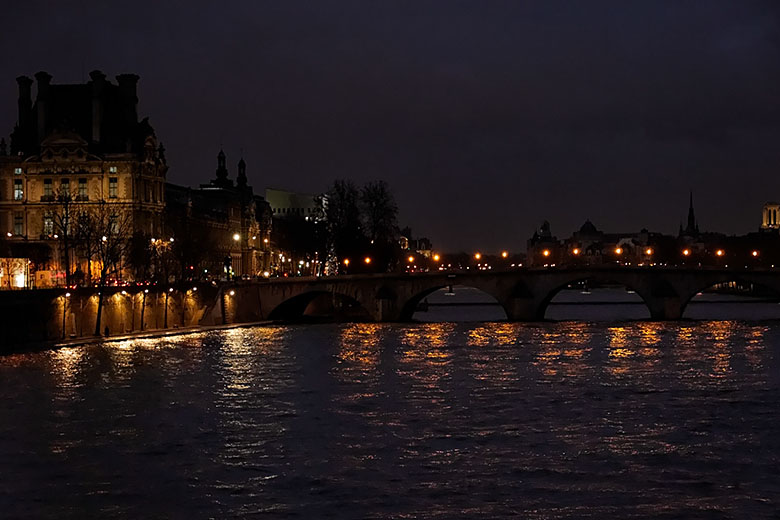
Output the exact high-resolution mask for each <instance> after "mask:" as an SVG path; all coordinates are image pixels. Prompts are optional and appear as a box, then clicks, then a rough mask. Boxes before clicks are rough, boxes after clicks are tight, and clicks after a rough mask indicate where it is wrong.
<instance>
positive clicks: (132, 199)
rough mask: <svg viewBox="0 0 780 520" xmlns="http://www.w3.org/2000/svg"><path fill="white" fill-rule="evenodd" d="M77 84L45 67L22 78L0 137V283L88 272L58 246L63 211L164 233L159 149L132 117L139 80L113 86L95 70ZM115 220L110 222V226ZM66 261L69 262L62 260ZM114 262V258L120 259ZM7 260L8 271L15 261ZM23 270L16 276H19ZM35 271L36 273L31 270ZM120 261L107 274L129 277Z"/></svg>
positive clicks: (73, 253)
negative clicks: (4, 136)
mask: <svg viewBox="0 0 780 520" xmlns="http://www.w3.org/2000/svg"><path fill="white" fill-rule="evenodd" d="M90 78H91V79H90V81H88V82H87V83H85V84H75V85H58V84H52V82H51V80H52V77H51V76H50V75H49V74H47V73H46V72H39V73H37V74H36V75H35V79H36V82H35V83H36V96H35V99H34V100H33V96H32V90H33V80H32V79H30V78H28V77H26V76H20V77H18V78H17V83H18V85H19V99H18V121H17V124H16V126H15V128H14V130H13V133H12V135H11V139H10V145H9V144H8V143H6V142H5V140H2V141H0V233H2V235H0V240H2V243H0V286H2V287H4V288H7V287H10V286H25V287H33V286H34V287H46V286H52V285H62V284H63V282H64V276H65V271H66V269H69V270H70V272H71V273H74V272H80V273H86V278H87V279H89V278H90V276H89V275H90V274H91V273H90V270H94V269H95V267H96V266H95V265H93V262H91V261H87V259H85V258H84V257H83V255H81V254H80V253H79V251H78V250H77V248H72V247H68V246H67V244H65V243H64V242H65V241H67V238H66V237H63V236H62V235H67V234H68V232H72V231H71V230H70V229H67V230H66V229H65V228H64V227H63V220H66V221H67V222H68V223H69V226H70V224H72V222H71V220H72V219H63V218H62V216H63V212H65V213H67V214H71V212H72V214H73V215H76V214H80V213H83V212H85V211H93V212H96V211H99V212H102V213H105V214H107V215H108V217H107V218H108V219H110V220H111V222H112V223H113V222H116V223H117V225H118V223H119V222H122V223H126V225H124V226H122V232H123V233H125V234H132V233H144V234H148V235H150V236H159V235H160V233H161V232H162V230H163V211H164V208H165V190H164V185H165V176H166V172H167V170H168V167H167V164H166V160H165V155H164V148H163V146H162V145H161V144H160V143H159V142H158V141H157V138H156V136H155V133H154V129H153V128H152V127H151V125H150V124H149V122H148V119H143V120H141V121H139V120H138V111H137V106H138V97H137V91H136V86H137V82H138V79H139V78H138V76H136V75H133V74H121V75H119V76H117V77H116V83H112V82H111V81H110V80H109V79H107V78H106V76H105V74H103V73H102V72H100V71H93V72H91V73H90ZM112 225H113V224H112ZM66 263H67V265H66ZM120 263H121V262H120ZM13 266H15V267H13ZM20 266H24V273H23V274H22V273H20V272H19V271H20ZM33 273H34V275H33ZM127 275H128V271H127V268H126V267H122V268H121V269H120V270H119V271H117V272H115V273H114V276H117V277H120V278H121V277H122V276H127Z"/></svg>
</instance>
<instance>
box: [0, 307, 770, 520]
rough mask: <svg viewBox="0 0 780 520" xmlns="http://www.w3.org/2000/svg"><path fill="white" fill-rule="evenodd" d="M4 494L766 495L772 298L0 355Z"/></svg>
mask: <svg viewBox="0 0 780 520" xmlns="http://www.w3.org/2000/svg"><path fill="white" fill-rule="evenodd" d="M0 397H2V400H1V401H0V457H1V458H0V460H1V461H2V462H0V464H2V465H1V466H0V468H2V471H0V517H3V518H161V517H167V518H185V517H189V518H236V517H238V518H243V517H247V518H301V519H309V518H350V519H351V518H355V519H358V518H467V519H471V518H533V519H550V518H599V519H601V518H777V515H778V512H779V511H780V435H778V431H780V322H778V321H701V322H694V321H683V322H677V323H652V322H642V321H622V322H605V323H598V322H575V321H567V322H558V323H553V322H550V323H538V324H514V323H500V322H497V323H473V322H472V323H423V324H410V325H402V324H325V325H291V326H268V327H256V328H245V329H232V330H223V331H212V332H207V333H198V334H190V335H182V336H177V337H170V338H165V339H143V340H142V339H138V340H129V341H123V342H115V343H105V344H94V345H87V346H83V347H77V348H62V349H59V350H52V351H44V352H38V353H25V354H15V355H10V356H6V357H0Z"/></svg>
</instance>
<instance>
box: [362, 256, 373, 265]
mask: <svg viewBox="0 0 780 520" xmlns="http://www.w3.org/2000/svg"><path fill="white" fill-rule="evenodd" d="M363 261H364V262H365V263H367V264H370V263H371V257H369V256H367V257H365V258H364V259H363Z"/></svg>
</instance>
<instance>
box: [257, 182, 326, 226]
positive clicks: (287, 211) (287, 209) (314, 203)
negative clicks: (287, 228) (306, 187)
mask: <svg viewBox="0 0 780 520" xmlns="http://www.w3.org/2000/svg"><path fill="white" fill-rule="evenodd" d="M265 200H267V201H268V204H269V205H270V206H271V213H272V215H273V217H274V218H276V219H295V218H302V219H304V220H321V219H322V218H324V217H325V208H324V196H322V195H310V194H306V193H296V192H293V191H286V190H278V189H274V188H266V190H265Z"/></svg>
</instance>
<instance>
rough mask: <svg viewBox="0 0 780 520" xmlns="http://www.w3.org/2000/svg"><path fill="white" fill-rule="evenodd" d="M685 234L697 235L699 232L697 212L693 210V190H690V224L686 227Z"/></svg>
mask: <svg viewBox="0 0 780 520" xmlns="http://www.w3.org/2000/svg"><path fill="white" fill-rule="evenodd" d="M685 234H686V235H689V236H696V235H698V234H699V225H698V223H697V222H696V214H695V213H694V211H693V190H691V192H690V199H689V203H688V226H687V227H686V228H685Z"/></svg>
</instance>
